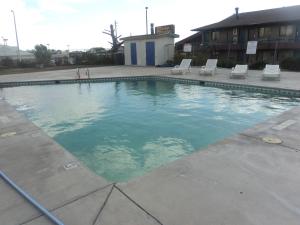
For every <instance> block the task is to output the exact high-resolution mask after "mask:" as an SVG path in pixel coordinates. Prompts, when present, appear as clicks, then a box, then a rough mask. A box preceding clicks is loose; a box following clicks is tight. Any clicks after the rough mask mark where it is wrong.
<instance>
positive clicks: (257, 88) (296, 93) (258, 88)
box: [0, 75, 300, 97]
mask: <svg viewBox="0 0 300 225" xmlns="http://www.w3.org/2000/svg"><path fill="white" fill-rule="evenodd" d="M144 80H155V81H168V82H175V83H181V84H195V85H200V86H205V87H216V88H225V89H234V90H245V91H252V92H260V93H268V94H276V95H282V96H289V97H300V90H295V89H287V88H275V87H265V86H262V85H250V84H237V83H230V82H220V81H207V80H201V79H191V78H180V77H178V78H177V77H176V78H175V77H172V76H163V75H146V76H118V77H101V78H90V79H55V80H31V81H30V80H29V81H20V82H16V81H10V82H0V88H9V87H18V86H33V85H59V84H74V83H79V84H81V83H83V84H84V83H103V82H116V81H144Z"/></svg>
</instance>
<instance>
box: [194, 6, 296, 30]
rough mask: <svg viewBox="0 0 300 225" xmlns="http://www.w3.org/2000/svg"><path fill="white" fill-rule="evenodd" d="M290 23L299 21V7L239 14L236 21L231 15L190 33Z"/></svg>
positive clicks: (234, 16)
mask: <svg viewBox="0 0 300 225" xmlns="http://www.w3.org/2000/svg"><path fill="white" fill-rule="evenodd" d="M292 21H300V5H296V6H289V7H282V8H275V9H267V10H260V11H253V12H246V13H239V17H238V19H237V18H236V14H233V15H232V16H229V17H227V18H226V19H224V20H222V21H220V22H218V23H213V24H210V25H207V26H203V27H199V28H195V29H193V30H192V31H204V30H213V29H219V28H229V27H239V26H250V25H259V24H271V23H286V22H292Z"/></svg>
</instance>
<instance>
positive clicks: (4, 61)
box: [1, 57, 14, 68]
mask: <svg viewBox="0 0 300 225" xmlns="http://www.w3.org/2000/svg"><path fill="white" fill-rule="evenodd" d="M1 66H3V67H6V68H11V67H13V66H14V61H13V60H12V58H10V57H5V58H3V59H2V60H1Z"/></svg>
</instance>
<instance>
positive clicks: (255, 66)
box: [249, 61, 267, 70]
mask: <svg viewBox="0 0 300 225" xmlns="http://www.w3.org/2000/svg"><path fill="white" fill-rule="evenodd" d="M266 64H267V63H266V62H264V61H257V62H255V63H253V64H250V65H249V69H251V70H262V69H264V68H265V66H266Z"/></svg>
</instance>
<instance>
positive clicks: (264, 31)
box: [258, 27, 272, 38]
mask: <svg viewBox="0 0 300 225" xmlns="http://www.w3.org/2000/svg"><path fill="white" fill-rule="evenodd" d="M271 34H272V31H271V27H261V28H259V33H258V35H259V37H260V38H263V37H270V36H271Z"/></svg>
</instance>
